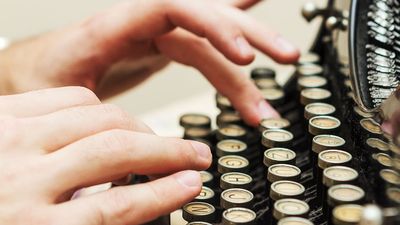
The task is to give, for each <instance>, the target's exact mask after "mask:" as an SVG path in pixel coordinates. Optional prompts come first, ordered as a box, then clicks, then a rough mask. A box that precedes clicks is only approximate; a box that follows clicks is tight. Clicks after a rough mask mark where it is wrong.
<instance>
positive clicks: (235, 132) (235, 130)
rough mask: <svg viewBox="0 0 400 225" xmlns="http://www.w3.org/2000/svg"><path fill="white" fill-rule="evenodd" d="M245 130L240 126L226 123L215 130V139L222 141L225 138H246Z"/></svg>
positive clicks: (242, 139)
mask: <svg viewBox="0 0 400 225" xmlns="http://www.w3.org/2000/svg"><path fill="white" fill-rule="evenodd" d="M246 136H247V131H246V129H244V128H243V127H241V126H237V125H227V126H223V127H221V128H219V129H218V130H217V140H219V141H222V140H226V139H236V140H241V141H244V140H246Z"/></svg>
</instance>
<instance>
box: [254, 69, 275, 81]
mask: <svg viewBox="0 0 400 225" xmlns="http://www.w3.org/2000/svg"><path fill="white" fill-rule="evenodd" d="M250 77H251V78H252V79H254V80H257V79H262V78H270V79H271V78H272V79H273V78H275V71H274V70H273V69H270V68H266V67H258V68H254V69H253V70H251V74H250Z"/></svg>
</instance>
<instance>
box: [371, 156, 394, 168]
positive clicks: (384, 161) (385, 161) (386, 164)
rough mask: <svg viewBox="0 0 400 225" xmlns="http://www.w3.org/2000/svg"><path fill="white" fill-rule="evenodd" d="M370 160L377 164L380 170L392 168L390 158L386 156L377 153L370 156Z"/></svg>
mask: <svg viewBox="0 0 400 225" xmlns="http://www.w3.org/2000/svg"><path fill="white" fill-rule="evenodd" d="M372 158H373V159H375V160H376V161H377V162H378V163H379V167H380V169H388V168H391V167H392V166H393V164H392V158H391V157H390V156H389V155H388V154H384V153H378V154H374V155H372Z"/></svg>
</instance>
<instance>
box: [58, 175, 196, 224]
mask: <svg viewBox="0 0 400 225" xmlns="http://www.w3.org/2000/svg"><path fill="white" fill-rule="evenodd" d="M200 189H201V179H200V175H199V173H198V172H194V171H183V172H179V173H176V174H174V175H171V176H168V177H165V178H162V179H159V180H155V181H152V182H149V183H145V184H139V185H134V186H125V187H118V188H113V189H111V190H108V191H105V192H102V193H99V194H95V195H92V196H88V197H84V198H80V199H76V200H74V201H70V202H67V203H63V204H61V205H58V206H57V212H58V215H57V218H58V219H59V221H63V222H64V223H65V224H70V225H100V224H102V225H124V224H132V225H135V224H143V223H145V222H148V221H151V220H153V219H155V218H157V217H159V216H161V215H165V214H168V213H170V212H172V211H174V210H176V209H178V208H179V207H181V206H182V205H184V204H185V203H187V202H189V201H190V200H192V199H193V198H194V197H196V196H197V195H198V194H199V192H200Z"/></svg>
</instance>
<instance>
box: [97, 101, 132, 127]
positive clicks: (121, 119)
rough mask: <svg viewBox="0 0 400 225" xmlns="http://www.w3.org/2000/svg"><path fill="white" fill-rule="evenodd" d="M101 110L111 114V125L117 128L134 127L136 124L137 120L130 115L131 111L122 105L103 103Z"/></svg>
mask: <svg viewBox="0 0 400 225" xmlns="http://www.w3.org/2000/svg"><path fill="white" fill-rule="evenodd" d="M100 107H101V109H100V110H101V111H102V112H104V113H105V114H106V115H109V116H111V117H110V118H111V121H110V123H111V124H110V125H111V126H112V127H115V128H125V127H126V128H128V129H134V128H135V126H136V123H135V120H134V119H133V118H132V117H131V116H130V115H129V113H128V112H127V111H125V110H123V109H121V108H120V107H118V106H116V105H113V104H103V105H101V106H100Z"/></svg>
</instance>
